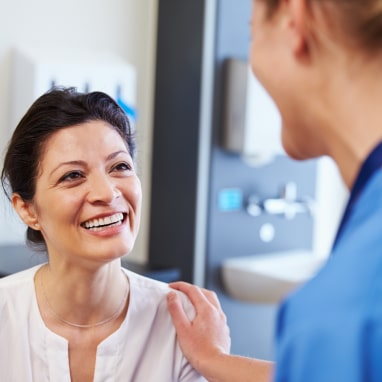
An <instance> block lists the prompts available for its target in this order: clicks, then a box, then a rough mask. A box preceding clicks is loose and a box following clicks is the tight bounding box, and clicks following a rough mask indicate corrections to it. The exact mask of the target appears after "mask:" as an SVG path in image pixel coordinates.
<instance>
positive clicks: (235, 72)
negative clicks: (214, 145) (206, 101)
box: [222, 59, 284, 166]
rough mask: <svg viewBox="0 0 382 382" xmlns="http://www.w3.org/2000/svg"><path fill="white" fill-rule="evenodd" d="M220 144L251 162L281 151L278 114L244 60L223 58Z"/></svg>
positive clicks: (257, 163) (268, 158) (263, 160)
mask: <svg viewBox="0 0 382 382" xmlns="http://www.w3.org/2000/svg"><path fill="white" fill-rule="evenodd" d="M223 110H224V112H223V123H222V127H223V134H222V147H223V148H224V149H225V150H227V151H231V152H234V153H237V154H239V155H241V156H242V157H243V159H244V160H245V161H246V162H247V163H249V164H251V165H254V166H260V165H263V164H266V163H268V162H270V161H271V160H272V159H273V158H274V157H275V156H276V155H279V154H283V152H284V151H283V149H282V145H281V140H280V129H281V118H280V114H279V112H278V110H277V108H276V106H275V104H274V102H273V100H272V99H271V98H270V96H269V95H268V93H267V92H266V90H265V89H264V88H263V87H262V85H261V84H260V83H259V81H258V80H257V79H256V77H255V76H254V75H253V74H252V72H251V69H250V67H249V65H248V62H247V61H244V60H238V59H227V60H226V62H225V99H224V109H223Z"/></svg>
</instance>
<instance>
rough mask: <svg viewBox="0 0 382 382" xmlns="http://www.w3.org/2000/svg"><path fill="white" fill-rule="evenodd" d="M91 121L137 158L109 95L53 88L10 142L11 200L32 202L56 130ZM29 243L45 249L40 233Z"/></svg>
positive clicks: (6, 174)
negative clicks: (46, 149) (113, 134)
mask: <svg viewBox="0 0 382 382" xmlns="http://www.w3.org/2000/svg"><path fill="white" fill-rule="evenodd" d="M89 121H105V122H107V123H108V124H110V125H111V126H112V127H114V128H115V130H116V131H117V132H118V133H119V135H120V136H121V137H122V139H123V140H124V141H125V142H126V146H127V148H128V150H129V153H130V155H131V157H132V158H133V160H134V158H135V137H134V133H133V131H132V128H131V126H130V123H129V120H128V117H127V115H126V113H125V112H124V111H123V110H122V109H121V108H120V107H119V105H118V104H117V103H116V102H115V101H114V100H113V99H112V98H111V97H110V96H108V95H107V94H105V93H102V92H92V93H79V92H77V91H76V89H75V88H53V89H52V90H50V91H48V92H47V93H45V94H43V95H42V96H41V97H39V98H38V99H37V100H36V101H35V102H34V103H33V104H32V106H31V107H30V108H29V110H28V111H27V112H26V114H25V115H24V117H23V118H22V119H21V121H20V122H19V124H18V125H17V127H16V129H15V131H14V133H13V135H12V138H11V140H10V142H9V145H8V149H7V151H6V155H5V159H4V167H3V170H2V172H1V184H2V187H3V189H4V191H5V194H6V196H7V198H8V199H11V195H12V193H17V194H19V195H20V196H21V198H22V199H23V200H24V201H32V200H33V198H34V194H35V190H36V178H37V176H38V171H39V165H40V163H41V156H42V154H43V149H44V145H45V143H46V142H47V140H48V138H50V136H51V135H52V134H54V133H55V132H56V131H58V130H60V129H63V128H66V127H70V126H73V125H79V124H82V123H85V122H89ZM26 238H27V243H28V244H29V245H32V246H34V247H36V248H40V249H43V250H46V247H45V241H44V238H43V236H42V234H41V232H40V231H37V230H34V229H32V228H30V227H28V228H27V234H26Z"/></svg>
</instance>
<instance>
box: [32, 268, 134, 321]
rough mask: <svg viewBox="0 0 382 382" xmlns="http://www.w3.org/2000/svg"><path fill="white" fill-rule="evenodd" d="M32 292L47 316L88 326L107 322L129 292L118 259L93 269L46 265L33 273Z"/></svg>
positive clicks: (120, 307) (116, 313)
mask: <svg viewBox="0 0 382 382" xmlns="http://www.w3.org/2000/svg"><path fill="white" fill-rule="evenodd" d="M35 284H36V291H37V292H39V293H38V294H39V296H40V301H41V302H42V304H41V305H42V306H44V307H45V309H48V310H49V311H50V312H49V314H48V315H49V316H50V317H52V318H54V316H55V318H56V319H57V320H58V321H61V323H65V322H66V323H67V324H68V325H70V323H72V324H73V325H72V326H77V327H84V328H86V327H92V326H99V325H101V324H103V323H107V322H109V321H111V320H112V319H114V318H116V317H117V316H118V313H121V312H122V310H123V307H124V306H125V305H126V301H127V298H128V294H129V284H128V280H127V277H126V275H125V274H124V273H123V271H122V270H121V266H120V262H115V264H113V263H110V264H107V265H104V266H102V267H101V268H99V269H97V270H96V271H94V270H93V271H89V270H88V269H83V268H77V267H74V266H67V265H66V266H65V265H61V266H57V265H56V266H55V265H53V264H47V265H46V266H44V267H42V268H41V269H40V271H39V272H38V274H37V275H36V280H35Z"/></svg>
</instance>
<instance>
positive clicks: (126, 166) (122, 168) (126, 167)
mask: <svg viewBox="0 0 382 382" xmlns="http://www.w3.org/2000/svg"><path fill="white" fill-rule="evenodd" d="M130 170H131V165H130V164H128V163H126V162H121V163H118V164H116V165H115V166H114V167H113V171H130Z"/></svg>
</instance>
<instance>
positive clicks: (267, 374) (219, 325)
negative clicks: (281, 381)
mask: <svg viewBox="0 0 382 382" xmlns="http://www.w3.org/2000/svg"><path fill="white" fill-rule="evenodd" d="M170 286H171V287H172V288H174V289H177V290H179V291H181V292H183V293H185V294H186V295H187V296H188V298H189V299H190V301H191V303H192V304H193V305H194V308H195V317H194V319H193V320H192V321H190V320H189V319H188V317H187V315H186V313H185V311H184V310H183V306H182V303H181V300H180V297H179V296H178V295H177V294H176V293H175V292H170V293H169V294H168V308H169V311H170V314H171V317H172V320H173V323H174V326H175V329H176V331H177V334H178V340H179V344H180V347H181V348H182V351H183V353H184V355H185V356H186V358H187V359H188V360H189V362H190V363H191V364H192V366H193V367H194V368H195V369H196V370H197V371H198V372H199V373H200V374H202V375H203V376H204V377H205V378H206V379H207V380H208V381H210V382H226V381H227V382H232V381H241V382H246V381H251V382H252V381H257V382H266V381H267V382H268V381H271V377H272V372H273V363H272V362H268V361H263V360H257V359H252V358H247V357H241V356H236V355H230V354H229V352H230V347H231V339H230V335H229V328H228V325H227V320H226V316H225V314H224V312H223V311H222V309H221V306H220V303H219V300H218V298H217V296H216V294H215V293H214V292H212V291H209V290H206V289H202V288H199V287H196V286H194V285H191V284H188V283H185V282H177V283H172V284H170Z"/></svg>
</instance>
